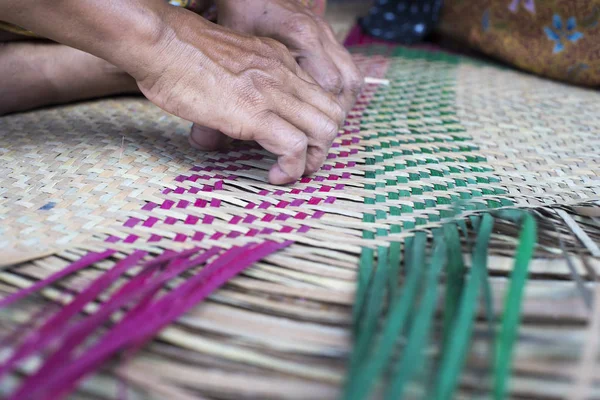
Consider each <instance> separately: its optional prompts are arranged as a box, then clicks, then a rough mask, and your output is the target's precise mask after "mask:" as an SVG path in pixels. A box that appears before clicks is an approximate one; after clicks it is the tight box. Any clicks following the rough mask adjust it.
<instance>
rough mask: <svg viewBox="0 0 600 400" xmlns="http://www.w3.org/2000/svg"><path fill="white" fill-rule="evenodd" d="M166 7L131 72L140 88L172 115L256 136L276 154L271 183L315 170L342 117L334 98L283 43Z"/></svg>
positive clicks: (230, 133) (235, 135) (251, 137)
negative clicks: (153, 38) (150, 42)
mask: <svg viewBox="0 0 600 400" xmlns="http://www.w3.org/2000/svg"><path fill="white" fill-rule="evenodd" d="M170 11H171V12H169V13H168V15H167V16H166V20H165V22H166V24H165V26H166V28H163V30H162V32H161V35H160V40H158V41H157V42H156V43H155V44H154V45H153V49H152V52H151V53H149V54H148V55H147V62H146V63H139V64H137V65H138V66H136V67H134V68H133V70H131V71H128V72H129V73H130V74H131V75H132V76H133V77H134V78H135V79H136V80H137V82H138V86H139V88H140V89H141V91H142V92H143V93H144V95H145V96H146V97H147V98H148V99H150V100H151V101H152V102H153V103H155V104H156V105H158V106H159V107H161V108H162V109H164V110H166V111H168V112H170V113H172V114H175V115H177V116H179V117H181V118H184V119H187V120H189V121H192V122H194V123H196V124H199V125H202V126H206V127H208V128H212V129H216V130H219V131H221V132H223V133H224V134H226V135H228V136H229V137H231V138H234V139H241V140H255V141H256V142H258V143H259V144H260V145H261V146H262V147H264V148H265V149H266V150H268V151H270V152H272V153H274V154H275V155H277V157H278V159H277V162H276V163H275V165H273V166H272V168H271V170H270V172H269V181H270V182H271V183H273V184H286V183H290V182H293V181H295V180H297V179H298V178H300V177H301V176H302V175H303V174H310V173H313V172H315V171H317V170H318V169H319V168H320V167H321V165H322V164H323V162H324V161H325V158H326V156H327V152H328V150H329V147H330V146H331V143H332V142H333V139H334V138H335V136H336V134H337V131H338V129H339V127H340V125H341V124H342V122H343V119H344V117H345V113H344V109H343V108H342V106H341V105H340V103H339V102H338V100H337V99H336V97H335V96H334V95H332V94H330V93H328V92H326V91H325V90H323V89H322V88H321V87H320V86H319V85H318V84H317V83H316V82H315V81H314V80H313V79H312V78H311V77H310V76H309V75H308V74H306V73H305V72H303V71H302V70H301V68H300V67H299V66H298V64H297V63H296V61H295V60H294V57H293V56H292V55H291V54H290V52H289V51H288V50H287V48H286V47H285V46H284V45H282V44H281V43H279V42H277V41H275V40H272V39H266V38H257V37H252V36H245V35H241V34H238V33H234V32H233V31H231V30H228V29H226V28H223V27H220V26H218V25H215V24H212V23H210V22H208V21H206V20H204V19H203V18H201V17H200V16H198V15H195V14H194V13H192V12H189V11H187V10H183V9H177V8H175V7H171V8H170Z"/></svg>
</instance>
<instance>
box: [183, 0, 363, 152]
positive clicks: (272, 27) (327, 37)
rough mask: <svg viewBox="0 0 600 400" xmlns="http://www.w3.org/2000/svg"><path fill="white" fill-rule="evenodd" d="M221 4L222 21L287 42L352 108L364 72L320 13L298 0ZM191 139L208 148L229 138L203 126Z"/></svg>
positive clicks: (310, 70)
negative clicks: (315, 12) (313, 11)
mask: <svg viewBox="0 0 600 400" xmlns="http://www.w3.org/2000/svg"><path fill="white" fill-rule="evenodd" d="M217 7H218V19H219V21H218V22H219V25H223V26H225V27H228V28H230V29H233V30H235V31H237V32H240V33H246V34H249V35H254V36H263V37H269V38H272V39H275V40H277V41H279V42H281V43H283V44H284V45H285V46H287V47H288V49H289V50H290V51H291V53H292V54H293V55H294V56H295V57H296V61H297V62H298V64H299V65H300V67H301V68H302V69H303V70H304V71H305V72H307V73H308V74H309V75H311V76H312V78H313V79H314V80H315V81H317V83H319V84H320V85H321V87H323V88H324V89H325V90H327V91H329V92H331V93H333V94H335V95H336V96H337V97H338V100H339V102H340V104H341V105H342V106H343V108H344V110H345V112H346V113H348V112H349V111H350V110H351V109H352V107H353V106H354V103H355V102H356V97H357V96H358V94H359V92H360V90H361V88H362V85H363V77H362V75H361V73H360V71H359V69H358V68H357V66H356V65H355V64H354V62H353V60H352V57H351V56H350V54H349V53H348V51H347V50H346V49H345V48H344V47H343V46H342V45H341V44H340V43H339V42H338V41H337V40H336V38H335V35H334V34H333V31H332V30H331V27H330V26H329V24H328V23H327V22H325V21H324V20H323V19H322V18H321V17H319V16H317V15H315V14H314V13H312V12H311V11H310V10H309V9H308V8H306V7H304V6H302V5H301V4H299V2H298V1H296V0H217ZM190 139H191V143H192V145H194V146H195V147H199V148H201V149H205V150H214V149H217V148H219V147H220V146H222V145H223V144H224V143H225V142H226V139H225V137H224V136H223V135H222V134H221V133H220V132H216V131H214V130H212V129H207V128H205V127H200V126H194V127H193V128H192V132H191V136H190Z"/></svg>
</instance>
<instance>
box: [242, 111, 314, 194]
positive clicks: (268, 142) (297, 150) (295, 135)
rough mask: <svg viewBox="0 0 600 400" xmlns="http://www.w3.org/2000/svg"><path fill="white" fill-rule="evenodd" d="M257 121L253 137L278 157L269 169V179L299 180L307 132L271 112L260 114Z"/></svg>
mask: <svg viewBox="0 0 600 400" xmlns="http://www.w3.org/2000/svg"><path fill="white" fill-rule="evenodd" d="M257 122H258V123H257V125H256V126H257V130H256V131H255V132H252V135H251V136H252V138H253V139H254V140H256V142H257V143H258V144H260V145H261V146H262V147H263V148H265V149H266V150H267V151H270V152H271V153H273V154H275V155H276V156H277V162H276V163H275V164H274V165H273V166H272V167H271V170H270V171H269V182H271V183H272V184H274V185H284V184H286V183H291V182H295V181H297V180H298V179H300V177H301V176H302V174H303V173H304V170H305V167H306V151H307V142H308V139H307V138H306V135H304V133H302V131H300V130H299V129H298V128H296V127H295V126H294V125H292V124H290V123H289V122H287V121H285V120H284V119H282V118H281V117H279V116H278V115H276V114H275V113H272V112H267V113H265V114H262V115H260V116H259V118H257Z"/></svg>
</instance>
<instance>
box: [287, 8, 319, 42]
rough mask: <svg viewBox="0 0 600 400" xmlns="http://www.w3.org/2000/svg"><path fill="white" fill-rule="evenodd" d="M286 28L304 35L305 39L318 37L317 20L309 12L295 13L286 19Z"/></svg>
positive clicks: (301, 35)
mask: <svg viewBox="0 0 600 400" xmlns="http://www.w3.org/2000/svg"><path fill="white" fill-rule="evenodd" d="M286 28H287V29H288V31H289V32H291V33H293V34H296V35H299V36H300V37H302V39H303V40H306V39H310V38H318V27H317V23H316V20H315V18H314V17H311V16H310V15H307V14H303V13H297V14H294V15H293V16H291V17H290V18H289V19H288V20H287V21H286Z"/></svg>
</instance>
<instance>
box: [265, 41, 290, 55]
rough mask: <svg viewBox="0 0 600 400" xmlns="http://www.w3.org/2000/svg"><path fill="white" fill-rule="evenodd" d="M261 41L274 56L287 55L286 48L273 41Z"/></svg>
mask: <svg viewBox="0 0 600 400" xmlns="http://www.w3.org/2000/svg"><path fill="white" fill-rule="evenodd" d="M262 41H263V42H264V43H265V44H266V45H267V46H268V47H269V49H270V51H272V52H275V53H276V54H279V55H283V54H285V53H289V52H288V50H287V47H286V46H285V45H284V44H283V43H281V42H279V41H277V40H275V39H271V38H262Z"/></svg>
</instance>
